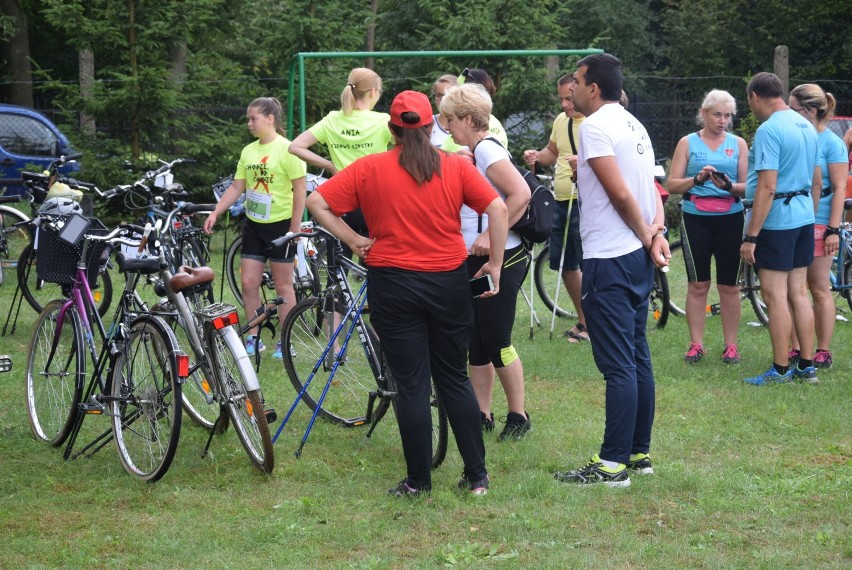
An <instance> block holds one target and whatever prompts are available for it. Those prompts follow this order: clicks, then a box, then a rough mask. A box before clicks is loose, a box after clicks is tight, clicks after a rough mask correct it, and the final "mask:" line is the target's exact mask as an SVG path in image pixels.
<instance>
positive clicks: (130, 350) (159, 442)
mask: <svg viewBox="0 0 852 570" xmlns="http://www.w3.org/2000/svg"><path fill="white" fill-rule="evenodd" d="M123 344H124V346H123V350H121V351H120V352H119V353H118V356H117V358H116V361H115V363H114V365H113V371H112V378H111V385H112V398H111V402H110V414H111V417H112V433H113V439H114V440H115V446H116V449H117V450H118V456H119V458H121V463H122V465H123V466H124V469H125V470H126V471H127V472H128V473H130V474H131V475H135V476H136V477H139V478H140V479H143V480H146V481H152V482H153V481H156V480H158V479H160V478H161V477H162V476H163V475H165V474H166V471H168V469H169V466H170V465H171V463H172V459H174V456H175V451H176V450H177V445H178V439H179V438H180V426H181V418H182V416H181V385H180V382H179V381H178V375H177V370H176V368H175V362H174V354H175V352H176V351H177V342H176V340H175V336H174V334H172V331H171V329H169V327H168V326H167V325H166V324H165V322H163V320H162V319H160V318H159V317H155V316H149V315H146V316H142V317H139V318H137V319H135V320H134V321H132V322H131V323H130V327H129V332H128V333H127V338H126V339H125V340H124V341H123Z"/></svg>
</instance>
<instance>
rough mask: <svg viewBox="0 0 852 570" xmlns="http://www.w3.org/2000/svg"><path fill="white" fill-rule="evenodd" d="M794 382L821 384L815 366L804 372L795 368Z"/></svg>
mask: <svg viewBox="0 0 852 570" xmlns="http://www.w3.org/2000/svg"><path fill="white" fill-rule="evenodd" d="M793 380H795V381H796V382H804V383H805V384H819V378H817V372H816V367H815V366H808V367H807V368H805V369H804V370H799V367H798V366H796V367H795V368H793Z"/></svg>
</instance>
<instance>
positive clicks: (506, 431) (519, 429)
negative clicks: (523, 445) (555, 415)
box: [497, 412, 532, 441]
mask: <svg viewBox="0 0 852 570" xmlns="http://www.w3.org/2000/svg"><path fill="white" fill-rule="evenodd" d="M524 413H525V414H526V412H524ZM531 429H532V422H531V421H530V415H529V414H526V417H524V416H522V415H521V414H516V413H515V412H509V413H508V414H507V415H506V425H505V426H503V431H502V432H501V433H500V435H499V437H498V438H497V441H506V440H507V439H521V438H522V437H524V436H525V435H526V434H527V432H528V431H530V430H531Z"/></svg>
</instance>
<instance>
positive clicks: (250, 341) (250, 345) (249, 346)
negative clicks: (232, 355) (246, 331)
mask: <svg viewBox="0 0 852 570" xmlns="http://www.w3.org/2000/svg"><path fill="white" fill-rule="evenodd" d="M264 350H266V347H265V346H263V341H262V340H260V337H256V336H254V335H250V336H247V337H246V353H247V354H248V355H249V356H254V353H255V352H263V351H264Z"/></svg>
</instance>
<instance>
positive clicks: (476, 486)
mask: <svg viewBox="0 0 852 570" xmlns="http://www.w3.org/2000/svg"><path fill="white" fill-rule="evenodd" d="M459 489H460V490H462V491H470V494H471V495H477V496H479V495H487V494H488V475H486V476H485V479H480V480H478V481H471V480H470V479H469V478H468V476H467V475H465V474H464V473H462V478H461V479H459Z"/></svg>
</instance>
